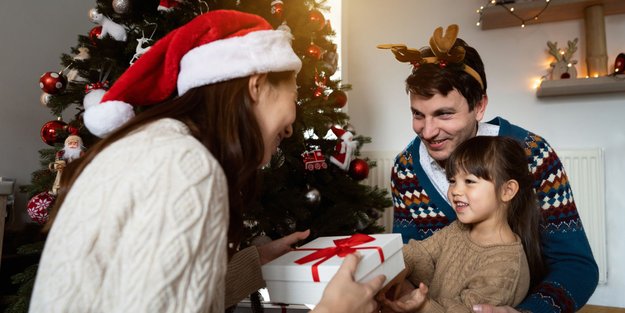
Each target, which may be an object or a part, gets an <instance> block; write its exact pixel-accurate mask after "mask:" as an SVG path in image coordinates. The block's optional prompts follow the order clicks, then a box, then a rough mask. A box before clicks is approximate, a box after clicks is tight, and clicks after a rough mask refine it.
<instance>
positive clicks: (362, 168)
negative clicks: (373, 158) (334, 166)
mask: <svg viewBox="0 0 625 313" xmlns="http://www.w3.org/2000/svg"><path fill="white" fill-rule="evenodd" d="M349 176H351V178H353V179H355V180H363V179H365V178H367V177H368V176H369V164H367V161H365V160H363V159H358V158H356V159H353V160H352V162H351V163H349Z"/></svg>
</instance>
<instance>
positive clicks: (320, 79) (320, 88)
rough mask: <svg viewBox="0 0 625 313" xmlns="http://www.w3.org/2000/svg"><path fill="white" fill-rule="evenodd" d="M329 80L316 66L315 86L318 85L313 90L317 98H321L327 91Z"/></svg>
mask: <svg viewBox="0 0 625 313" xmlns="http://www.w3.org/2000/svg"><path fill="white" fill-rule="evenodd" d="M327 81H328V78H327V77H326V76H325V75H324V74H323V73H322V74H321V75H320V74H319V72H318V71H317V69H316V68H315V86H316V87H315V88H314V91H313V96H314V97H315V98H319V97H321V96H323V95H324V93H325V91H326V83H327Z"/></svg>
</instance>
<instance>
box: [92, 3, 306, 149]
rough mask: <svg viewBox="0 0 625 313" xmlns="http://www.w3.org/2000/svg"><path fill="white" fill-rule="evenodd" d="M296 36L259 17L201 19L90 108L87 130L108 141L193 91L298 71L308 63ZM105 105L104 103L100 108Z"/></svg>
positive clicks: (221, 13) (159, 46)
mask: <svg viewBox="0 0 625 313" xmlns="http://www.w3.org/2000/svg"><path fill="white" fill-rule="evenodd" d="M291 40H292V35H291V34H290V33H288V32H285V31H283V30H274V29H273V28H272V27H271V25H270V24H269V23H268V22H267V21H265V20H264V19H263V18H261V17H260V16H257V15H253V14H248V13H243V12H239V11H229V10H217V11H211V12H208V13H205V14H202V15H199V16H197V17H196V18H194V19H193V20H191V21H190V22H189V23H187V24H185V25H183V26H181V27H180V28H177V29H175V30H174V31H172V32H171V33H169V34H167V35H166V36H165V37H163V38H162V39H160V40H159V41H157V42H156V43H155V44H154V45H153V46H152V47H151V48H150V50H148V52H146V53H145V54H143V55H142V56H141V57H140V58H139V59H138V60H137V62H135V63H134V64H133V65H131V66H130V67H129V68H128V69H127V70H126V71H125V72H124V73H123V74H122V75H121V76H120V77H119V78H118V79H117V81H116V82H115V83H114V84H113V86H112V87H111V89H110V90H108V91H107V92H106V93H105V94H104V96H103V97H102V99H101V101H95V102H91V103H97V104H91V105H87V104H85V113H84V116H83V119H84V122H85V126H86V127H87V128H88V129H89V131H90V132H91V133H93V134H94V135H96V136H99V137H104V136H106V135H107V134H109V133H110V132H112V131H114V130H115V129H117V128H118V127H119V126H121V125H123V124H124V123H125V122H127V121H128V120H129V119H130V118H132V117H133V116H134V110H133V106H147V105H153V104H156V103H160V102H163V101H164V100H167V99H169V98H171V97H172V96H180V95H182V94H184V93H185V92H187V91H188V90H189V89H192V88H195V87H199V86H204V85H208V84H213V83H217V82H222V81H226V80H230V79H233V78H239V77H245V76H249V75H253V74H259V73H268V72H282V71H295V72H298V71H299V70H300V68H301V67H302V62H301V60H300V59H299V57H298V56H297V55H296V54H295V52H293V49H292V48H291ZM98 102H99V103H98Z"/></svg>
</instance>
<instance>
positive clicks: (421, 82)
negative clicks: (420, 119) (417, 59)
mask: <svg viewBox="0 0 625 313" xmlns="http://www.w3.org/2000/svg"><path fill="white" fill-rule="evenodd" d="M456 46H460V47H462V48H464V50H465V56H464V61H463V64H465V65H467V66H470V67H471V68H472V69H474V70H475V71H476V72H477V73H478V74H479V75H480V78H481V79H482V82H483V83H484V89H482V86H480V83H479V82H478V81H477V80H476V79H475V78H473V77H472V76H471V75H469V74H467V72H465V71H464V69H463V68H464V65H463V64H458V65H456V64H449V65H447V66H445V67H441V66H440V65H439V64H434V63H425V64H421V65H419V66H418V67H416V68H415V69H414V70H413V71H412V74H410V76H408V78H407V79H406V92H409V93H412V94H415V95H419V96H422V97H425V98H427V99H429V98H431V97H433V96H434V95H435V94H441V95H443V96H447V94H449V92H450V91H452V90H454V89H456V90H458V92H460V94H462V96H463V97H464V98H465V99H467V102H468V104H469V112H470V111H473V109H474V108H475V105H476V104H477V103H478V102H479V101H480V100H482V97H483V96H484V95H485V94H486V86H487V85H486V73H485V72H484V63H483V62H482V59H481V58H480V55H479V53H478V52H477V50H475V48H473V47H471V46H469V45H468V44H467V43H466V42H464V40H462V39H460V38H457V39H456V42H455V43H454V47H456ZM420 51H421V56H422V57H433V56H434V53H432V50H431V49H430V47H424V48H422V49H421V50H420Z"/></svg>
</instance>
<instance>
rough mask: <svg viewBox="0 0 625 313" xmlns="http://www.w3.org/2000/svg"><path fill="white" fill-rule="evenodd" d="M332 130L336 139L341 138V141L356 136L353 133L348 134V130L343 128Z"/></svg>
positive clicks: (333, 128) (333, 127)
mask: <svg viewBox="0 0 625 313" xmlns="http://www.w3.org/2000/svg"><path fill="white" fill-rule="evenodd" d="M330 129H331V130H332V132H333V133H334V135H336V137H337V138H339V139H349V138H351V137H353V136H354V135H353V134H352V133H351V132H348V131H346V130H344V129H342V128H338V127H336V126H332V127H331V128H330Z"/></svg>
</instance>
